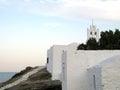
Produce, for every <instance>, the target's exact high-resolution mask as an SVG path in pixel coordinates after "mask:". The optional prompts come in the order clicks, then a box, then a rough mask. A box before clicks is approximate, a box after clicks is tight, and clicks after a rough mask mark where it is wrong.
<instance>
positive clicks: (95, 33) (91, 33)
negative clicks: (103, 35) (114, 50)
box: [87, 20, 100, 42]
mask: <svg viewBox="0 0 120 90" xmlns="http://www.w3.org/2000/svg"><path fill="white" fill-rule="evenodd" d="M90 38H95V39H96V41H97V42H98V41H99V39H100V32H99V29H97V28H96V26H95V25H94V24H93V20H92V25H90V27H89V28H87V40H88V39H90Z"/></svg>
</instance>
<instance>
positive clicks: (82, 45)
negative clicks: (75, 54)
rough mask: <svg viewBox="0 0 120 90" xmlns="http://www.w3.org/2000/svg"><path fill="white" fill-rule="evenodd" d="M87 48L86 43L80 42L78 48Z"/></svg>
mask: <svg viewBox="0 0 120 90" xmlns="http://www.w3.org/2000/svg"><path fill="white" fill-rule="evenodd" d="M86 49H87V46H86V44H84V43H82V44H80V45H79V46H78V47H77V50H86Z"/></svg>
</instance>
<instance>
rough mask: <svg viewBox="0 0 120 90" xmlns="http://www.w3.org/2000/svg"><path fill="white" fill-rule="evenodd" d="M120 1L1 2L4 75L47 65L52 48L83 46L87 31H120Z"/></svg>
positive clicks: (1, 68) (0, 48) (0, 57)
mask: <svg viewBox="0 0 120 90" xmlns="http://www.w3.org/2000/svg"><path fill="white" fill-rule="evenodd" d="M119 3H120V0H0V72H9V71H20V70H22V69H24V68H25V67H27V66H41V65H45V63H46V53H47V49H49V48H50V47H51V46H52V45H56V44H57V45H67V44H70V43H72V42H77V43H82V42H84V43H85V42H86V39H87V28H88V27H89V26H90V25H91V23H92V19H93V20H94V25H96V26H97V28H99V29H100V31H105V30H109V29H111V30H115V29H120V5H119Z"/></svg>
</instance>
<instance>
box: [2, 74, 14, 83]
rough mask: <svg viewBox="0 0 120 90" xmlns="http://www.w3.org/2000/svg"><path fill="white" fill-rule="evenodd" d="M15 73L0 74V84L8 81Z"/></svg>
mask: <svg viewBox="0 0 120 90" xmlns="http://www.w3.org/2000/svg"><path fill="white" fill-rule="evenodd" d="M15 74H16V72H0V82H4V81H7V80H9V79H10V78H11V77H12V76H13V75H15Z"/></svg>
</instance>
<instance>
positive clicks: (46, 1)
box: [0, 0, 120, 21]
mask: <svg viewBox="0 0 120 90" xmlns="http://www.w3.org/2000/svg"><path fill="white" fill-rule="evenodd" d="M0 1H4V0H0ZM5 1H8V2H10V3H11V5H15V4H16V7H19V8H22V9H23V10H25V11H27V12H29V13H34V14H40V15H46V16H57V17H67V18H77V19H81V18H85V19H91V18H94V19H98V20H115V21H116V20H117V21H119V20H120V6H119V3H120V0H17V1H15V0H5Z"/></svg>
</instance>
